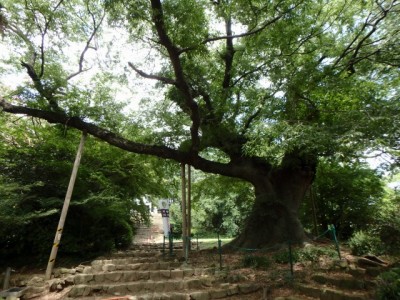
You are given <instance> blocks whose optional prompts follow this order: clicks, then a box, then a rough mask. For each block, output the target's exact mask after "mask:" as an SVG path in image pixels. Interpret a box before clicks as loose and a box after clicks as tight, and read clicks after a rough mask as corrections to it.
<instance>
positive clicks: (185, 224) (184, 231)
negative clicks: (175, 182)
mask: <svg viewBox="0 0 400 300" xmlns="http://www.w3.org/2000/svg"><path fill="white" fill-rule="evenodd" d="M181 180H182V241H183V244H182V245H183V251H185V249H186V237H187V222H186V221H187V215H186V175H185V164H184V163H181Z"/></svg>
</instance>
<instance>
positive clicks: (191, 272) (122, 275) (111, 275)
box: [73, 268, 215, 285]
mask: <svg viewBox="0 0 400 300" xmlns="http://www.w3.org/2000/svg"><path fill="white" fill-rule="evenodd" d="M214 274H215V269H214V268H199V269H192V268H190V269H174V270H168V269H166V270H154V271H115V272H104V273H95V274H76V275H74V276H73V282H74V284H75V285H77V284H97V283H107V282H110V283H114V282H133V281H143V280H153V281H156V280H169V279H172V280H176V279H185V278H190V277H195V276H200V277H204V276H210V275H214Z"/></svg>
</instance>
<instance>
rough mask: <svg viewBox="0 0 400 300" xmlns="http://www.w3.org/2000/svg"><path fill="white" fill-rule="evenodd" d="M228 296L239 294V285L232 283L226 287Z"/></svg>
mask: <svg viewBox="0 0 400 300" xmlns="http://www.w3.org/2000/svg"><path fill="white" fill-rule="evenodd" d="M227 294H228V296H232V295H237V294H239V287H238V286H237V285H233V286H230V287H228V288H227Z"/></svg>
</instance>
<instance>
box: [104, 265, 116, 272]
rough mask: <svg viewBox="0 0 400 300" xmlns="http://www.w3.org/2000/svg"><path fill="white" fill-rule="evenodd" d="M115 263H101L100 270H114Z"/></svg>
mask: <svg viewBox="0 0 400 300" xmlns="http://www.w3.org/2000/svg"><path fill="white" fill-rule="evenodd" d="M115 269H116V268H115V265H114V264H105V265H103V267H102V270H103V271H104V272H112V271H115Z"/></svg>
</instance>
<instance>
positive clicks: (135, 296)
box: [66, 280, 260, 300]
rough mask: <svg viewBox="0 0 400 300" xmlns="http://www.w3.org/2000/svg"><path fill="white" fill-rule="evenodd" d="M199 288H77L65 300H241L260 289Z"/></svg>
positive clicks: (190, 285)
mask: <svg viewBox="0 0 400 300" xmlns="http://www.w3.org/2000/svg"><path fill="white" fill-rule="evenodd" d="M200 285H201V282H200V283H199V282H197V281H194V280H191V281H188V282H182V281H180V282H169V283H168V282H167V283H165V285H163V286H162V287H161V286H158V287H157V288H156V289H163V290H154V289H153V288H152V287H153V286H154V284H152V282H148V283H145V284H142V285H141V286H138V285H135V284H131V285H123V284H118V285H114V286H109V287H104V286H97V287H96V288H93V287H88V286H84V285H80V286H74V287H73V289H72V290H71V291H70V293H69V295H68V298H66V299H77V298H78V299H81V300H89V299H90V300H100V299H107V298H112V297H114V298H115V297H117V295H118V296H119V297H121V298H122V297H126V299H132V300H139V299H140V300H150V299H154V300H155V299H158V300H161V299H171V300H180V299H182V300H189V299H191V300H210V299H221V298H227V297H230V296H234V295H238V294H241V295H243V299H245V297H246V296H245V295H247V294H250V293H254V292H256V291H258V290H259V289H260V286H258V285H253V284H226V283H225V284H220V285H218V286H213V287H209V286H207V285H206V286H200ZM89 295H91V296H89ZM121 295H124V296H121Z"/></svg>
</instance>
